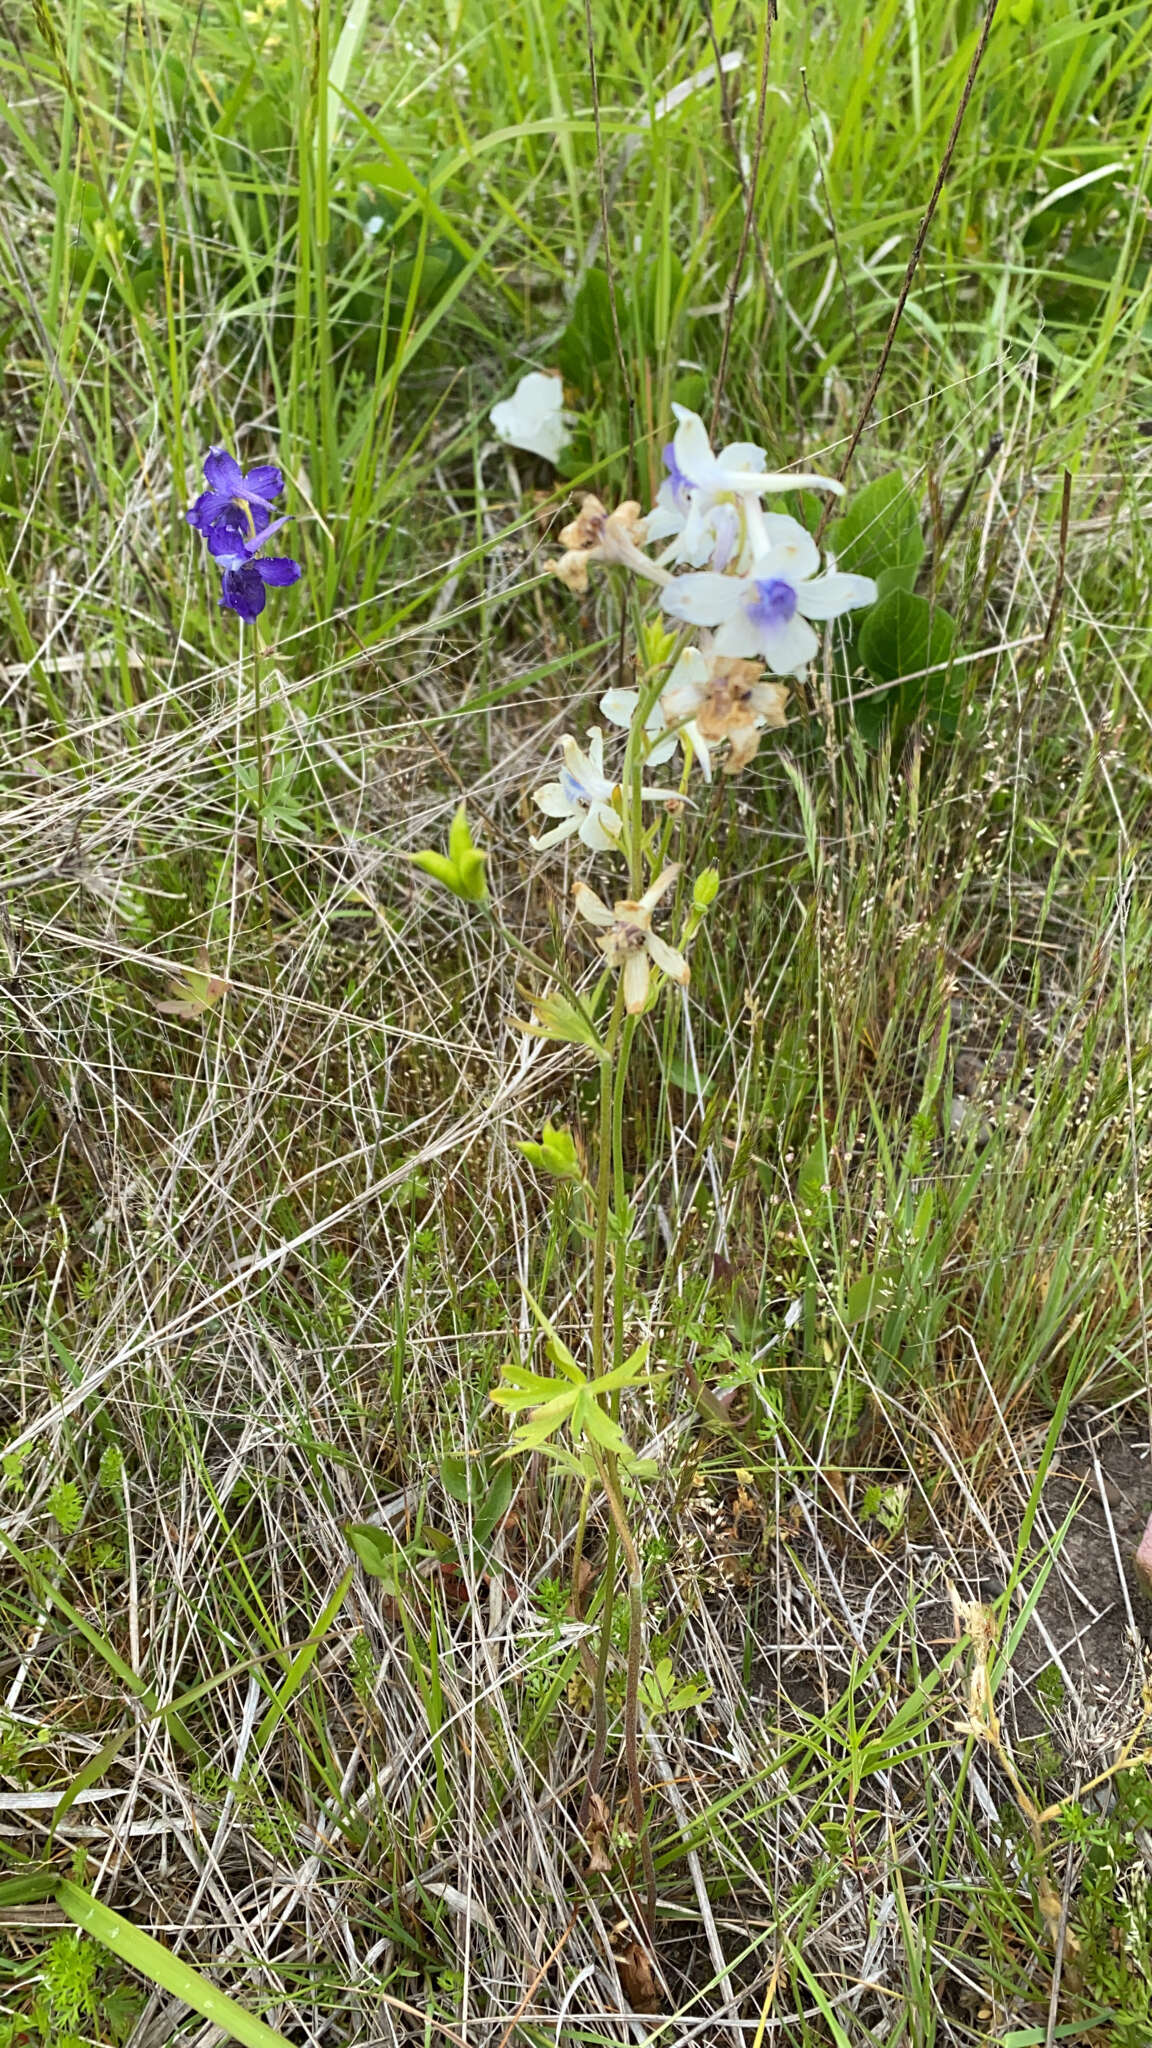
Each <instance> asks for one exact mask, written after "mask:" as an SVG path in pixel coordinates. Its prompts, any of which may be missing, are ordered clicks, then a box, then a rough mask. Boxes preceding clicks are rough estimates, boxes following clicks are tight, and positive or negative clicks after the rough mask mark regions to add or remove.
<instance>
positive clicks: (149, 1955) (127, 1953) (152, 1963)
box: [56, 1878, 291, 2048]
mask: <svg viewBox="0 0 1152 2048" xmlns="http://www.w3.org/2000/svg"><path fill="white" fill-rule="evenodd" d="M56 1903H57V1905H58V1906H59V1907H60V1910H61V1912H63V1913H66V1914H67V1915H68V1918H69V1919H70V1920H72V1921H74V1923H75V1925H76V1926H77V1927H79V1928H81V1929H82V1930H83V1932H84V1933H85V1934H90V1935H92V1937H93V1939H94V1940H96V1941H99V1942H102V1943H103V1944H104V1947H105V1948H110V1949H111V1950H112V1953H113V1954H114V1955H117V1956H119V1958H120V1960H121V1962H122V1963H126V1964H127V1965H128V1968H129V1969H130V1970H136V1971H138V1972H139V1974H140V1976H142V1977H146V1978H147V1979H148V1981H149V1983H150V1984H155V1985H156V1986H157V1987H158V1989H159V1990H161V1991H167V1992H169V1993H170V1994H171V1995H172V1997H174V1998H179V1999H180V2000H181V2001H182V2003H183V2004H184V2005H187V2006H191V2008H192V2011H193V2012H198V2013H199V2014H200V2015H201V2017H202V2018H203V2019H206V2020H208V2021H210V2023H211V2024H212V2026H214V2027H219V2029H220V2031H221V2033H223V2034H227V2035H228V2036H229V2038H230V2039H231V2040H233V2041H240V2042H242V2043H243V2044H244V2048H291V2043H290V2042H289V2041H287V2040H286V2039H285V2037H284V2035H283V2034H279V2033H277V2031H276V2029H275V2027H270V2026H268V2025H266V2023H265V2022H264V2021H263V2020H261V2019H257V2017H256V2015H255V2013H251V2012H248V2011H247V2010H246V2008H245V2007H244V2006H242V2005H239V2004H238V2003H237V2001H236V2000H235V1999H234V1998H229V1997H228V1995H227V1993H226V1992H223V1991H218V1990H217V1989H216V1986H215V1985H214V1984H212V1983H210V1982H209V1980H208V1978H207V1977H202V1976H201V1974H200V1972H199V1970H193V1969H192V1968H191V1967H190V1966H189V1964H187V1963H184V1962H181V1960H180V1958H179V1956H174V1955H173V1954H172V1951H171V1949H168V1948H165V1947H164V1945H163V1943H162V1942H159V1941H154V1940H153V1938H152V1936H151V1935H150V1934H145V1932H144V1930H143V1928H142V1927H134V1926H133V1925H132V1922H131V1921H130V1920H125V1919H124V1918H123V1916H122V1915H121V1914H119V1913H114V1912H113V1911H112V1908H111V1907H110V1906H105V1905H103V1904H102V1903H101V1901H100V1900H99V1899H94V1898H93V1897H92V1894H91V1892H86V1891H85V1890H84V1888H83V1886H81V1885H78V1884H73V1883H72V1881H71V1879H70V1878H65V1879H64V1882H63V1883H62V1884H61V1885H60V1886H59V1887H58V1889H57V1892H56Z"/></svg>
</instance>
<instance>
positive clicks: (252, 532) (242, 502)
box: [232, 498, 256, 540]
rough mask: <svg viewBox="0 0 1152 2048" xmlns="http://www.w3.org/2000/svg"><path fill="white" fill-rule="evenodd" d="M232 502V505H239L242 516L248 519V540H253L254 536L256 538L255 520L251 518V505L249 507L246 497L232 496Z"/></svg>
mask: <svg viewBox="0 0 1152 2048" xmlns="http://www.w3.org/2000/svg"><path fill="white" fill-rule="evenodd" d="M232 503H233V504H234V505H239V507H240V510H241V511H242V513H243V514H244V517H245V519H246V520H247V521H248V538H249V540H255V538H256V521H255V520H254V519H253V517H252V507H251V505H250V504H249V503H248V500H247V498H233V500H232Z"/></svg>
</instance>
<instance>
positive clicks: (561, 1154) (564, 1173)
mask: <svg viewBox="0 0 1152 2048" xmlns="http://www.w3.org/2000/svg"><path fill="white" fill-rule="evenodd" d="M516 1150H517V1151H518V1152H522V1153H523V1154H524V1157H525V1159H526V1160H527V1161H528V1164H529V1166H534V1167H535V1168H536V1169H537V1172H539V1173H552V1174H555V1175H556V1177H557V1179H558V1180H582V1179H583V1177H584V1171H583V1168H582V1166H581V1164H580V1155H579V1153H578V1152H577V1150H576V1144H575V1140H574V1139H573V1136H572V1133H571V1131H567V1130H565V1129H564V1128H563V1126H561V1127H560V1128H558V1129H557V1128H554V1127H553V1125H551V1124H545V1126H544V1132H543V1136H542V1137H541V1139H540V1141H539V1143H537V1141H536V1140H535V1139H533V1138H517V1140H516Z"/></svg>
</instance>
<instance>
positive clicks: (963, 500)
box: [916, 433, 1004, 590]
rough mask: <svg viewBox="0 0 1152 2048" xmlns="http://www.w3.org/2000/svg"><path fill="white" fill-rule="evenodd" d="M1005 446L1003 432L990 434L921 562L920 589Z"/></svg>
mask: <svg viewBox="0 0 1152 2048" xmlns="http://www.w3.org/2000/svg"><path fill="white" fill-rule="evenodd" d="M1003 446H1004V436H1003V434H1001V433H995V434H992V435H990V436H989V439H988V446H987V447H986V448H985V450H984V453H983V454H982V455H981V456H980V457H979V458H978V460H977V461H976V463H975V465H974V467H973V469H972V473H971V475H970V476H969V477H968V479H967V481H966V483H965V485H964V488H963V490H962V491H961V493H960V495H959V497H958V498H957V500H956V503H955V504H954V505H953V507H952V510H951V511H950V513H949V514H948V517H947V519H945V520H942V521H941V523H940V531H939V537H938V539H936V538H934V539H933V543H932V546H931V547H930V548H929V550H928V553H927V554H926V555H925V557H924V560H923V561H922V562H921V564H920V570H919V573H918V575H917V578H916V584H917V588H918V589H921V590H922V589H923V588H924V587H925V585H926V584H927V583H929V582H930V581H931V579H932V577H933V576H934V575H935V573H936V567H937V564H938V563H939V562H940V560H941V558H942V556H943V554H944V550H945V548H946V547H947V546H948V543H949V541H950V540H951V538H952V535H953V534H954V533H955V531H956V528H957V527H958V526H959V524H960V521H961V519H962V518H963V517H964V512H965V509H966V507H967V504H968V500H969V498H970V497H971V496H972V493H973V491H974V490H975V489H976V486H977V484H978V483H979V481H980V479H981V477H982V476H983V474H984V471H985V470H986V469H987V468H988V465H989V463H990V462H992V460H993V459H994V457H995V456H997V455H999V453H1000V450H1001V449H1002V447H1003ZM930 488H931V487H930Z"/></svg>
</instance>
